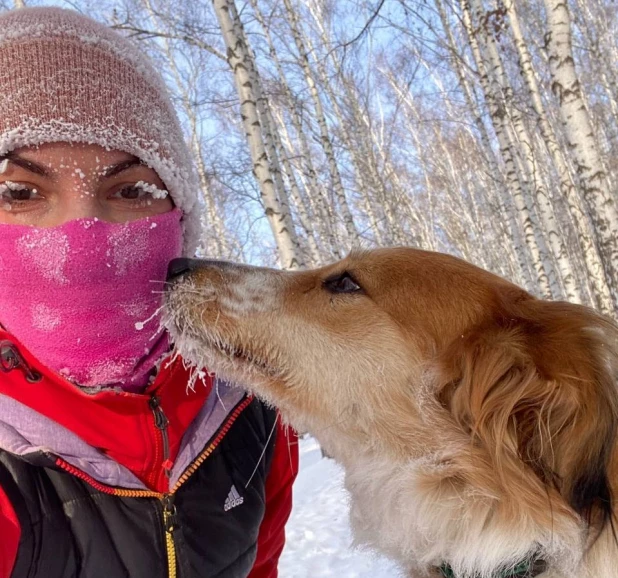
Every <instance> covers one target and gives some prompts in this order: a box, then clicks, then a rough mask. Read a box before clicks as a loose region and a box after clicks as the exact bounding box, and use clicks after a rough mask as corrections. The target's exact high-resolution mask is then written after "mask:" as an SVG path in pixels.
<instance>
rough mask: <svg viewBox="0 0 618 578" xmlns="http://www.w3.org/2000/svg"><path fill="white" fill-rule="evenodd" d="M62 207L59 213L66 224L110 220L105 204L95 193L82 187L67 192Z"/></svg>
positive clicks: (59, 208)
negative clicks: (75, 221) (83, 220)
mask: <svg viewBox="0 0 618 578" xmlns="http://www.w3.org/2000/svg"><path fill="white" fill-rule="evenodd" d="M60 205H61V206H59V207H58V213H59V215H61V218H62V222H64V223H66V222H68V221H74V220H76V219H100V220H102V221H107V220H109V219H108V218H107V217H108V214H107V211H106V209H105V206H104V204H103V203H101V201H100V199H99V198H98V197H97V195H96V194H95V193H92V192H90V191H88V190H87V189H85V188H81V187H80V188H75V189H74V190H71V191H67V194H65V195H64V197H63V200H62V202H61V203H60Z"/></svg>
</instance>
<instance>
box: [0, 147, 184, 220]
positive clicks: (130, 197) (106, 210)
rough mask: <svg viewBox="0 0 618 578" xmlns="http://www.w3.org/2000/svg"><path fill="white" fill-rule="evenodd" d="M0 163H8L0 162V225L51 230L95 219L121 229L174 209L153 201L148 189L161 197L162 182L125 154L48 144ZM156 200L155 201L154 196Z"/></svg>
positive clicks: (21, 151)
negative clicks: (16, 225)
mask: <svg viewBox="0 0 618 578" xmlns="http://www.w3.org/2000/svg"><path fill="white" fill-rule="evenodd" d="M3 158H5V159H7V160H8V162H7V163H3V162H2V160H0V169H1V168H3V164H4V168H5V170H4V171H2V172H0V223H8V224H19V225H32V226H37V227H54V226H57V225H61V224H63V223H65V222H67V221H72V220H74V219H80V218H95V217H96V218H98V219H100V220H102V221H108V222H112V223H125V222H127V221H133V220H135V219H140V218H142V217H151V216H153V215H159V214H161V213H166V212H168V211H171V210H172V208H173V206H174V205H173V203H172V200H171V198H170V197H169V195H166V196H165V197H164V198H154V197H153V195H152V187H153V186H154V187H156V189H159V190H161V191H164V190H165V186H164V184H163V182H162V181H161V179H160V178H159V177H158V175H157V173H156V172H155V171H154V170H152V169H151V168H148V167H147V166H146V165H143V164H141V163H140V161H139V160H138V159H137V158H136V157H134V156H132V155H130V154H128V153H124V152H120V151H108V150H106V149H104V148H103V147H101V146H99V145H91V144H70V143H49V144H44V145H40V146H39V147H24V148H21V149H16V150H14V151H13V152H11V153H9V154H8V155H7V156H6V157H3ZM144 184H145V185H146V187H144V186H143V185H144ZM156 189H155V190H156ZM149 191H151V192H149ZM156 196H157V197H159V196H161V195H160V193H159V192H158V191H157V193H156Z"/></svg>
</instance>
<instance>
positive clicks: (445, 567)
mask: <svg viewBox="0 0 618 578" xmlns="http://www.w3.org/2000/svg"><path fill="white" fill-rule="evenodd" d="M438 570H439V571H440V575H441V576H442V578H457V576H455V573H454V572H453V569H452V568H451V565H450V564H446V563H444V564H442V566H440V567H439V568H438ZM545 570H547V566H546V564H545V561H544V560H541V559H539V558H532V559H528V560H524V561H523V562H520V563H519V564H517V565H515V566H513V568H510V569H508V570H503V571H502V572H500V573H497V574H495V575H494V578H534V577H535V576H538V575H539V574H541V573H542V572H545Z"/></svg>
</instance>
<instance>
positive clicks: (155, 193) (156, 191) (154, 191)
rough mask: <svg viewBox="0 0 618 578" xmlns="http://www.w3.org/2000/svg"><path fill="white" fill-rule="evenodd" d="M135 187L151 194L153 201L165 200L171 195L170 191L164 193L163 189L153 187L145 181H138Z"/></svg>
mask: <svg viewBox="0 0 618 578" xmlns="http://www.w3.org/2000/svg"><path fill="white" fill-rule="evenodd" d="M133 186H134V187H139V188H140V189H142V190H144V191H146V192H147V193H150V194H151V195H152V198H153V199H165V198H166V197H167V196H168V195H169V192H168V191H164V190H163V189H160V188H159V187H157V186H156V185H152V184H150V183H146V182H144V181H138V182H137V183H135V184H134V185H133Z"/></svg>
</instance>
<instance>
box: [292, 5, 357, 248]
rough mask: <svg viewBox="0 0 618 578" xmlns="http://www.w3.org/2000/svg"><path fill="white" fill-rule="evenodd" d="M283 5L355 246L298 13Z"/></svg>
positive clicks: (348, 208)
mask: <svg viewBox="0 0 618 578" xmlns="http://www.w3.org/2000/svg"><path fill="white" fill-rule="evenodd" d="M283 3H284V5H285V9H286V13H287V15H288V20H289V23H290V28H291V31H292V36H293V37H294V42H295V44H296V49H297V50H298V55H299V60H300V65H301V67H302V70H303V73H304V76H305V82H306V83H307V87H308V88H309V93H310V94H311V98H312V101H313V106H314V111H315V119H316V122H317V123H318V126H319V129H320V140H321V143H322V147H323V149H324V154H325V156H326V159H327V162H328V168H329V172H330V177H331V181H332V184H333V188H334V191H335V196H336V197H337V202H338V204H339V209H340V211H341V215H342V218H343V222H344V225H345V230H346V232H347V236H348V239H347V240H348V243H350V244H354V243H355V242H356V240H357V238H358V230H357V228H356V224H355V222H354V217H353V216H352V211H351V210H350V207H349V204H348V200H347V198H346V193H345V189H344V186H343V182H342V180H341V174H340V173H339V167H338V166H337V159H336V158H335V153H334V150H333V143H332V140H331V136H330V132H329V130H328V123H327V121H326V116H325V114H324V109H323V107H322V101H321V99H320V94H319V92H318V89H317V86H316V83H315V80H314V78H313V73H312V71H311V66H310V64H309V57H308V54H307V50H306V48H305V45H304V43H303V40H302V36H301V33H300V25H299V21H298V15H297V14H296V11H295V10H294V7H293V6H292V3H291V2H290V0H283Z"/></svg>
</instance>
